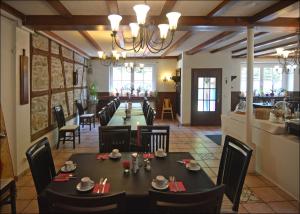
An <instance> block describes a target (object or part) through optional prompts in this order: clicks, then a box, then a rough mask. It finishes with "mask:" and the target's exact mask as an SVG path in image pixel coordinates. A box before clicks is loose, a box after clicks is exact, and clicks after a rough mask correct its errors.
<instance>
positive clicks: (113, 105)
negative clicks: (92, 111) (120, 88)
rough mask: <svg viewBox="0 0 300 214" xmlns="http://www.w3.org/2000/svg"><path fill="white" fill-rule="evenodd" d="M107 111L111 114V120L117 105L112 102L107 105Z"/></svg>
mask: <svg viewBox="0 0 300 214" xmlns="http://www.w3.org/2000/svg"><path fill="white" fill-rule="evenodd" d="M107 110H108V112H109V116H110V118H111V117H112V116H113V115H114V113H115V111H116V108H115V104H114V102H113V101H110V102H109V103H108V104H107Z"/></svg>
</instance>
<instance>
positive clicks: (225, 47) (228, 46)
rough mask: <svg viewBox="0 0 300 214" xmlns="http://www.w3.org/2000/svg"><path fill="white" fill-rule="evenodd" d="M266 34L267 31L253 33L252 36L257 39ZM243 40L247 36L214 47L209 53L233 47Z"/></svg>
mask: <svg viewBox="0 0 300 214" xmlns="http://www.w3.org/2000/svg"><path fill="white" fill-rule="evenodd" d="M266 34H268V33H267V32H259V33H256V34H254V38H255V39H257V38H260V37H261V36H263V35H266ZM245 42H247V38H243V39H241V40H238V41H236V42H232V43H230V44H228V45H225V46H223V47H220V48H216V49H214V50H212V51H210V53H217V52H219V51H223V50H226V49H228V48H231V47H234V46H236V45H239V44H243V43H245Z"/></svg>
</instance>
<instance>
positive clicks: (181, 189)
mask: <svg viewBox="0 0 300 214" xmlns="http://www.w3.org/2000/svg"><path fill="white" fill-rule="evenodd" d="M176 184H177V187H178V189H176V186H175V182H169V190H170V191H171V192H185V191H186V189H185V187H184V185H183V182H182V181H176Z"/></svg>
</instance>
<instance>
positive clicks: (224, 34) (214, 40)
mask: <svg viewBox="0 0 300 214" xmlns="http://www.w3.org/2000/svg"><path fill="white" fill-rule="evenodd" d="M236 34H237V32H231V31H226V32H222V33H219V34H218V35H216V36H214V37H212V38H210V39H209V40H207V41H205V42H203V43H201V44H199V45H197V46H196V47H194V48H192V49H190V50H188V51H187V52H186V54H187V55H193V54H196V53H198V52H200V51H203V50H205V49H207V48H209V47H211V46H213V45H216V44H218V43H219V42H222V41H224V40H225V39H229V38H231V37H233V36H235V35H236Z"/></svg>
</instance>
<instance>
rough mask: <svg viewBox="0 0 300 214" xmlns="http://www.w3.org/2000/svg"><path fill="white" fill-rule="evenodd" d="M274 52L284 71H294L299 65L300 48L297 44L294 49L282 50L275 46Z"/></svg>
mask: <svg viewBox="0 0 300 214" xmlns="http://www.w3.org/2000/svg"><path fill="white" fill-rule="evenodd" d="M276 54H277V57H278V61H279V64H280V65H281V66H282V71H283V72H284V73H290V72H292V71H295V70H296V68H297V66H298V67H299V57H300V50H299V45H298V47H297V48H296V49H295V50H290V51H289V50H284V48H276Z"/></svg>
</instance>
